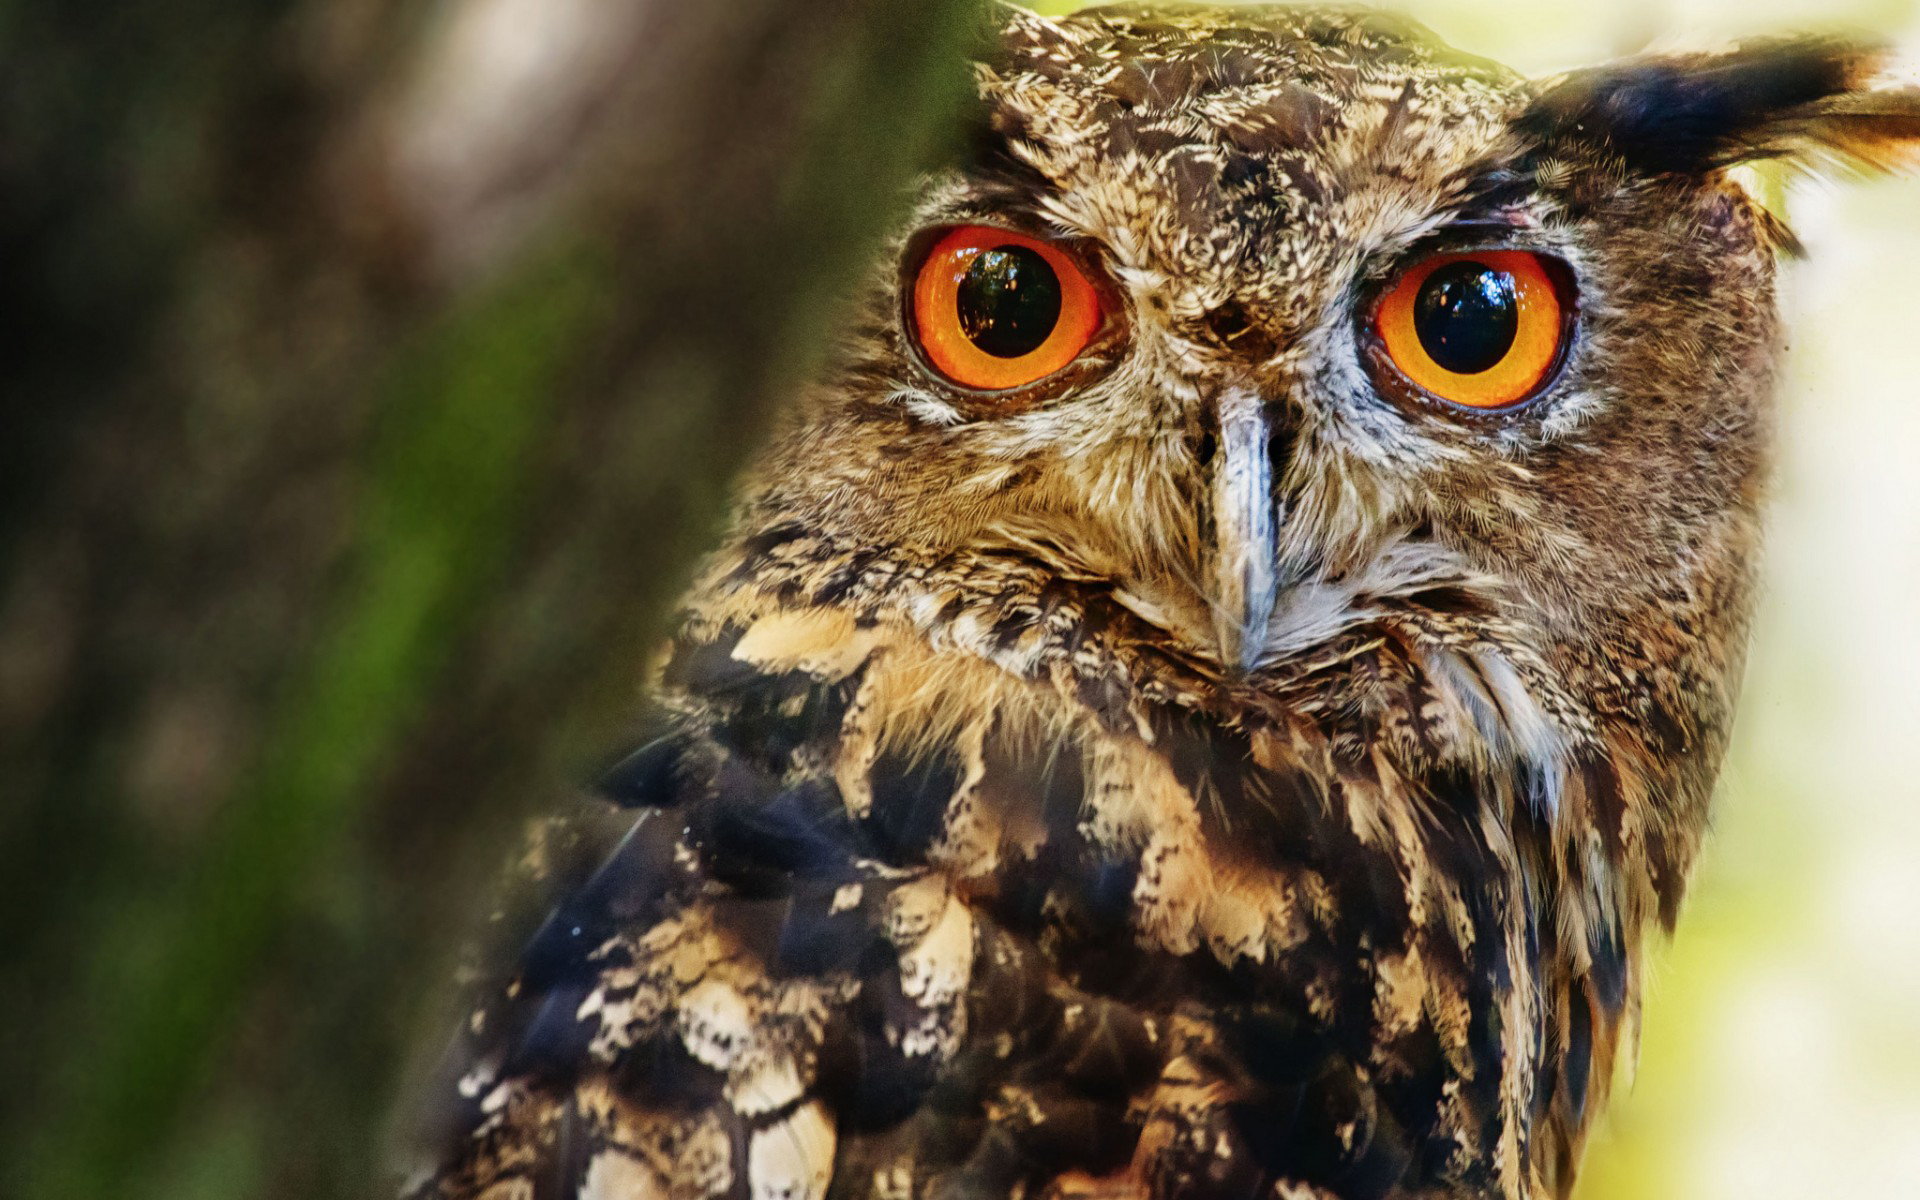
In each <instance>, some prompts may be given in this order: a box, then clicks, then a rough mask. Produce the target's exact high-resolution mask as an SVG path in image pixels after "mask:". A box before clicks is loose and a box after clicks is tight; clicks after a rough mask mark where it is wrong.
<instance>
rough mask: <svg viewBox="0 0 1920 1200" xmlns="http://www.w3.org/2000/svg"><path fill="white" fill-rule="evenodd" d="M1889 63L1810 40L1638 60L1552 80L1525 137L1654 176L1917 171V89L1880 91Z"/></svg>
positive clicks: (1528, 119) (1848, 46) (1875, 53)
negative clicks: (1798, 168)
mask: <svg viewBox="0 0 1920 1200" xmlns="http://www.w3.org/2000/svg"><path fill="white" fill-rule="evenodd" d="M1884 57H1885V56H1884V53H1883V52H1882V51H1881V50H1880V49H1879V48H1877V47H1873V46H1863V45H1861V44H1860V43H1858V42H1852V41H1847V40H1843V39H1838V38H1825V37H1802V38H1779V39H1769V40H1766V41H1759V42H1749V43H1745V44H1742V45H1740V46H1738V47H1736V48H1735V49H1732V50H1729V51H1726V52H1723V53H1717V54H1687V55H1661V56H1653V57H1647V58H1639V59H1629V60H1627V61H1625V62H1622V63H1617V64H1613V65H1609V66H1605V67H1596V68H1593V69H1590V70H1585V71H1576V72H1574V73H1572V74H1570V75H1566V76H1562V77H1561V78H1559V79H1557V80H1554V81H1552V82H1550V83H1549V84H1548V85H1547V86H1546V88H1545V90H1543V91H1542V92H1541V93H1540V95H1539V97H1538V98H1537V99H1535V100H1534V102H1533V103H1532V105H1531V106H1529V107H1528V109H1527V110H1526V112H1524V113H1523V114H1522V115H1521V116H1520V118H1519V119H1518V121H1517V122H1516V127H1517V128H1518V130H1519V131H1520V132H1521V133H1522V134H1523V135H1525V136H1527V137H1529V138H1530V139H1532V140H1535V141H1537V142H1539V143H1540V144H1541V145H1543V146H1545V147H1548V148H1551V147H1553V146H1557V145H1563V144H1565V143H1569V142H1585V143H1588V144H1591V145H1593V146H1595V147H1596V148H1598V149H1601V150H1603V151H1605V152H1607V153H1610V154H1613V155H1616V156H1618V157H1619V158H1621V159H1623V160H1625V161H1626V163H1627V165H1628V166H1629V167H1631V168H1633V169H1635V170H1638V171H1644V172H1648V173H1655V174H1659V173H1678V174H1688V175H1701V174H1706V173H1708V172H1711V171H1715V170H1718V169H1720V168H1722V167H1728V166H1732V165H1734V164H1736V163H1742V162H1751V161H1754V160H1756V159H1778V158H1786V159H1790V160H1794V161H1796V162H1797V163H1798V164H1800V165H1802V166H1805V167H1807V168H1809V169H1816V168H1820V167H1831V166H1841V167H1854V168H1861V167H1866V168H1879V169H1885V170H1891V169H1894V168H1897V167H1901V166H1913V165H1920V88H1911V87H1908V88H1901V87H1878V86H1876V84H1875V76H1876V75H1877V74H1878V73H1879V72H1880V70H1881V68H1882V67H1883V65H1884Z"/></svg>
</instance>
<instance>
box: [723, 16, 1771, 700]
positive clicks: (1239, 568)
mask: <svg viewBox="0 0 1920 1200" xmlns="http://www.w3.org/2000/svg"><path fill="white" fill-rule="evenodd" d="M978 78H979V89H980V95H981V98H982V105H981V110H980V113H979V117H978V122H977V136H976V138H975V146H976V149H975V152H974V153H973V155H972V156H971V158H970V159H969V160H968V161H967V162H965V163H963V164H962V165H960V166H957V167H955V168H953V169H951V170H949V171H946V172H945V173H943V174H941V175H939V176H937V177H935V178H933V179H931V180H929V181H928V183H927V184H926V186H925V189H924V191H923V194H922V195H921V197H920V199H919V202H918V205H917V208H916V210H915V212H914V215H913V217H912V219H911V221H910V222H909V223H908V227H907V228H906V229H905V230H904V231H903V232H902V234H901V235H900V236H899V237H898V238H897V239H896V240H895V241H894V243H893V244H892V245H891V246H890V247H889V250H888V252H887V254H886V255H885V256H884V258H883V261H882V262H881V263H880V265H879V267H878V268H877V270H876V271H875V273H874V275H873V277H872V281H871V284H870V287H869V288H868V292H867V299H866V302H865V307H864V312H863V320H862V321H861V322H860V324H859V327H858V330H857V332H856V334H855V335H854V336H853V337H852V338H850V340H849V342H848V343H847V345H845V346H844V347H843V348H842V351H841V353H840V355H839V357H838V360H837V366H836V367H835V369H834V370H833V371H832V372H831V373H830V375H829V377H828V378H827V379H826V380H825V381H824V382H823V383H822V384H821V385H819V386H818V387H817V388H815V389H814V390H813V392H812V393H811V394H810V395H809V396H808V397H807V399H806V402H805V403H804V404H802V405H801V406H799V408H798V409H797V411H796V413H795V414H794V417H793V421H794V425H793V428H792V429H791V430H790V431H789V433H788V435H787V436H785V437H782V438H780V439H777V446H778V449H777V450H776V451H775V452H774V453H773V454H772V456H771V458H770V460H769V461H768V462H766V464H765V465H764V467H763V469H762V471H761V473H760V476H759V478H760V479H761V480H762V483H761V485H760V490H759V492H758V501H757V504H758V507H759V508H761V509H762V510H764V511H768V512H775V511H777V512H782V513H793V512H802V513H804V514H805V515H806V518H807V520H809V521H810V522H813V523H815V524H817V525H818V526H820V527H824V528H829V529H833V530H836V531H838V532H839V533H841V534H842V535H844V536H846V537H849V538H852V539H856V540H859V541H862V542H865V543H868V544H874V545H881V546H907V547H913V548H916V549H919V550H922V551H925V552H927V553H934V554H978V555H1014V556H1022V557H1024V558H1025V559H1027V560H1031V561H1038V562H1040V563H1042V564H1044V565H1045V566H1046V567H1047V568H1049V569H1050V570H1052V571H1053V572H1055V573H1057V574H1058V575H1059V576H1060V577H1061V578H1063V579H1067V580H1072V581H1078V582H1083V583H1086V584H1087V585H1089V586H1094V587H1099V588H1104V589H1109V590H1110V591H1111V594H1112V595H1113V596H1115V597H1116V598H1118V599H1119V600H1120V601H1121V603H1123V604H1124V605H1126V606H1127V607H1128V608H1130V609H1131V610H1133V611H1134V612H1135V613H1136V614H1138V615H1139V616H1140V617H1141V618H1142V619H1143V620H1145V621H1146V622H1148V623H1149V624H1150V625H1151V626H1153V627H1155V628H1157V629H1159V630H1161V631H1164V632H1165V633H1166V634H1167V635H1168V637H1169V638H1170V640H1171V642H1172V644H1173V645H1175V646H1177V647H1178V649H1179V651H1180V652H1181V653H1183V654H1185V655H1187V656H1189V657H1190V658H1191V659H1192V660H1193V661H1194V662H1195V663H1198V664H1201V665H1202V666H1203V667H1204V668H1205V669H1209V670H1212V671H1215V672H1218V673H1219V674H1220V675H1221V676H1222V677H1223V678H1224V677H1235V678H1244V677H1249V676H1252V677H1257V676H1258V675H1259V674H1260V672H1262V671H1263V670H1266V669H1269V668H1270V667H1272V666H1274V665H1275V664H1278V663H1282V662H1284V661H1285V660H1286V659H1287V658H1289V657H1290V656H1293V655H1296V654H1298V653H1300V652H1302V651H1304V650H1306V649H1308V648H1310V647H1312V646H1313V645H1315V644H1318V643H1321V642H1323V641H1325V640H1327V639H1328V638H1330V637H1332V636H1334V635H1336V634H1337V633H1339V632H1340V631H1341V630H1342V629H1344V628H1346V627H1348V626H1350V625H1353V624H1355V623H1358V622H1361V621H1365V620H1367V619H1369V618H1370V617H1371V616H1372V615H1374V614H1375V613H1376V612H1377V611H1378V608H1379V606H1380V605H1382V604H1390V603H1393V602H1395V601H1396V600H1397V599H1399V598H1403V597H1406V596H1409V595H1413V594H1416V593H1421V594H1428V593H1436V592H1440V591H1447V590H1453V591H1457V592H1460V593H1463V594H1470V595H1472V596H1473V597H1474V598H1475V603H1476V604H1478V605H1481V606H1484V608H1485V609H1486V610H1487V611H1492V612H1496V613H1497V614H1498V619H1499V620H1500V621H1501V622H1503V623H1504V624H1506V625H1507V626H1509V627H1511V628H1512V629H1513V630H1515V631H1517V633H1518V635H1519V636H1521V637H1522V638H1523V639H1524V640H1526V641H1528V642H1530V643H1531V644H1533V645H1534V646H1536V647H1537V648H1538V649H1539V651H1540V653H1541V654H1542V655H1543V656H1544V657H1545V658H1547V659H1548V660H1550V661H1552V662H1554V663H1555V665H1556V667H1557V668H1558V669H1559V670H1561V671H1562V672H1563V673H1571V674H1572V675H1574V676H1576V677H1578V676H1580V675H1582V674H1583V673H1584V674H1586V675H1588V676H1591V677H1592V680H1593V681H1594V684H1595V686H1596V687H1600V686H1605V687H1609V688H1614V689H1615V690H1616V691H1619V692H1621V695H1622V699H1621V703H1622V704H1626V703H1629V700H1628V699H1627V698H1626V693H1627V692H1631V691H1632V690H1633V689H1635V688H1637V687H1639V686H1641V684H1642V682H1644V681H1638V680H1634V679H1625V678H1624V677H1625V676H1630V675H1632V674H1633V673H1634V672H1636V671H1639V670H1641V667H1640V665H1639V664H1652V663H1656V662H1657V663H1661V664H1666V665H1663V666H1662V667H1661V668H1660V670H1662V671H1667V670H1671V669H1672V664H1674V663H1676V662H1680V663H1683V664H1685V667H1684V670H1685V672H1686V675H1687V678H1686V679H1684V680H1679V681H1670V682H1672V683H1673V686H1674V687H1675V688H1677V689H1678V690H1680V691H1685V692H1687V693H1689V695H1690V697H1691V698H1690V700H1689V705H1690V708H1691V711H1693V712H1694V713H1696V714H1697V715H1698V717H1699V723H1700V724H1701V725H1702V726H1712V725H1715V724H1717V723H1718V720H1719V716H1720V714H1721V712H1722V710H1723V709H1724V706H1725V693H1726V690H1727V687H1728V680H1729V679H1730V677H1731V675H1732V673H1733V672H1734V670H1735V669H1736V668H1737V659H1738V649H1737V647H1738V643H1739V640H1740V636H1741V628H1742V625H1743V622H1744V613H1745V608H1746V593H1747V588H1748V568H1747V562H1748V559H1749V558H1750V556H1751V554H1752V551H1753V548H1754V544H1755V533H1754V527H1755V520H1754V514H1755V509H1756V506H1757V504H1758V502H1759V499H1760V494H1761V490H1762V479H1763V475H1764V464H1765V461H1766V442H1767V436H1768V432H1767V431H1768V420H1767V416H1766V398H1767V394H1768V390H1769V386H1768V385H1769V378H1770V372H1771V359H1772V351H1773V342H1774V329H1775V325H1774V315H1773V302H1772V270H1773V256H1774V252H1775V249H1774V247H1775V242H1776V240H1777V239H1778V237H1779V236H1780V234H1779V231H1778V230H1777V229H1776V227H1775V226H1774V225H1773V223H1772V222H1771V221H1770V219H1769V218H1768V217H1767V216H1766V215H1765V214H1764V213H1763V212H1762V211H1761V210H1760V209H1759V208H1758V206H1757V205H1755V204H1754V203H1753V202H1752V201H1751V200H1750V199H1749V198H1748V196H1747V195H1746V194H1745V193H1744V192H1743V191H1741V190H1740V189H1739V188H1738V187H1736V186H1735V185H1734V184H1732V183H1730V182H1729V181H1728V180H1727V179H1726V178H1725V176H1724V174H1723V173H1722V172H1720V171H1719V170H1718V167H1719V166H1720V165H1723V163H1724V162H1726V161H1731V160H1732V158H1734V157H1737V155H1734V154H1726V155H1724V156H1722V157H1715V154H1716V153H1717V151H1716V150H1715V149H1714V147H1713V146H1711V145H1707V144H1703V145H1702V146H1701V147H1699V148H1698V149H1697V152H1696V155H1695V157H1694V158H1693V159H1691V160H1689V161H1688V162H1685V163H1682V164H1680V165H1678V166H1676V165H1675V164H1673V163H1669V162H1666V161H1663V160H1662V159H1661V158H1660V155H1661V154H1662V153H1665V151H1666V149H1667V148H1666V147H1664V146H1663V145H1659V144H1650V145H1642V144H1641V143H1640V142H1636V141H1633V140H1631V138H1630V137H1629V136H1628V135H1629V134H1634V135H1635V136H1638V134H1636V131H1635V130H1633V129H1629V128H1627V121H1628V119H1629V118H1631V117H1632V116H1633V113H1632V112H1631V111H1627V112H1624V113H1619V112H1614V113H1612V114H1611V116H1610V117H1608V112H1611V110H1606V111H1600V110H1604V106H1605V104H1606V103H1607V102H1609V101H1610V98H1617V95H1616V93H1617V86H1616V85H1617V82H1618V81H1617V79H1616V78H1615V76H1613V75H1608V74H1606V73H1594V74H1592V75H1589V76H1576V77H1573V78H1571V79H1569V80H1562V81H1559V82H1557V83H1556V84H1554V85H1552V86H1546V85H1537V84H1533V83H1529V82H1528V81H1526V80H1523V79H1521V78H1519V77H1517V76H1515V75H1513V74H1512V73H1510V72H1508V71H1506V70H1504V69H1502V68H1500V67H1498V66H1495V65H1493V64H1489V63H1486V62H1483V61H1479V60H1474V59H1471V58H1467V57H1465V56H1462V55H1459V54H1457V53H1455V52H1452V51H1450V50H1447V49H1445V48H1444V47H1441V46H1439V45H1438V44H1437V43H1435V42H1433V41H1432V40H1431V39H1430V38H1429V37H1428V36H1427V35H1425V34H1424V33H1423V32H1422V31H1420V30H1418V29H1416V28H1414V27H1412V26H1410V25H1408V24H1406V23H1404V22H1402V21H1400V20H1398V19H1395V18H1389V17H1387V16H1384V15H1382V14H1376V13H1364V12H1336V11H1317V10H1298V9H1261V8H1233V9H1214V8H1197V9H1166V8H1158V7H1156V8H1152V9H1145V8H1135V7H1121V8H1115V9H1096V10H1091V11H1089V12H1086V13H1082V14H1081V15H1079V16H1078V17H1075V18H1072V19H1068V20H1063V21H1046V20H1042V19H1040V18H1037V17H1033V16H1030V15H1026V14H1023V13H1017V12H1011V11H1009V12H1008V13H1007V14H1006V23H1005V29H1004V30H1003V32H1002V35H1001V38H1000V41H999V44H998V48H997V50H996V51H995V53H994V54H993V55H992V56H991V57H990V58H989V59H988V61H987V62H985V63H984V64H982V65H981V66H980V67H979V68H978ZM1609 88H1613V89H1614V90H1608V89H1609ZM1596 97H1598V99H1596ZM1596 105H1599V106H1600V109H1599V110H1597V109H1596V107H1595V106H1596ZM1596 112H1599V115H1596ZM1602 117H1607V118H1608V119H1609V120H1612V121H1613V122H1614V123H1613V124H1612V125H1608V124H1607V123H1606V121H1605V120H1603V119H1602ZM1731 136H1745V131H1741V132H1740V133H1738V134H1736V135H1731ZM1643 140H1647V141H1650V142H1653V143H1657V142H1658V138H1657V137H1655V136H1654V135H1653V134H1648V135H1646V137H1645V138H1643ZM1676 651H1680V653H1676ZM1647 669H1648V670H1651V669H1652V668H1651V667H1650V666H1649V667H1648V668H1647ZM1623 679H1624V682H1623ZM1688 723H1689V724H1691V723H1692V718H1689V721H1688Z"/></svg>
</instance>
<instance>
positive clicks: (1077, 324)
mask: <svg viewBox="0 0 1920 1200" xmlns="http://www.w3.org/2000/svg"><path fill="white" fill-rule="evenodd" d="M913 328H914V333H915V336H916V337H917V338H918V339H919V342H920V349H921V351H922V352H923V353H924V354H925V355H926V356H927V360H928V361H929V362H931V363H932V364H933V365H934V367H935V368H937V369H938V370H939V371H940V373H941V374H942V375H945V376H946V377H947V378H949V379H951V380H953V381H954V382H955V383H957V384H959V385H960V386H962V387H968V388H975V389H978V390H980V391H991V392H998V391H1006V390H1008V389H1010V388H1019V387H1025V386H1027V385H1028V384H1030V383H1034V382H1036V381H1038V380H1041V379H1045V378H1046V377H1047V376H1049V375H1051V374H1053V373H1054V372H1055V371H1058V370H1060V369H1061V368H1062V367H1064V366H1066V365H1067V364H1068V363H1070V362H1072V361H1073V360H1074V359H1076V358H1078V357H1079V356H1080V352H1081V351H1082V350H1084V349H1086V348H1087V343H1088V342H1091V341H1092V340H1093V335H1094V334H1096V333H1098V332H1099V330H1100V298H1099V295H1098V294H1097V293H1096V292H1095V291H1094V288H1093V284H1091V283H1089V282H1088V281H1087V277H1086V276H1085V275H1084V274H1082V273H1081V271H1080V268H1078V267H1076V266H1074V265H1073V260H1072V259H1070V258H1068V257H1067V256H1066V255H1065V254H1062V253H1061V252H1060V251H1059V250H1058V249H1056V248H1055V247H1053V246H1051V245H1049V244H1047V243H1046V242H1043V241H1040V240H1038V239H1037V238H1030V237H1024V236H1022V235H1020V234H1017V233H1009V232H1008V231H1007V230H1004V229H992V228H989V227H987V226H985V225H965V226H962V227H960V228H959V229H955V230H953V231H952V232H951V233H948V234H946V235H945V236H943V237H942V238H941V239H940V240H939V241H938V242H937V243H935V244H934V247H933V249H932V251H930V252H929V253H928V254H927V258H926V261H925V262H924V263H922V264H921V266H920V273H919V275H918V276H917V277H916V278H915V280H914V284H913Z"/></svg>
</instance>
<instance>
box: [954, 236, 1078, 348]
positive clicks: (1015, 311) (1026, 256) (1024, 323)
mask: <svg viewBox="0 0 1920 1200" xmlns="http://www.w3.org/2000/svg"><path fill="white" fill-rule="evenodd" d="M958 303H959V308H960V328H961V330H962V331H963V332H964V333H965V334H966V335H967V339H968V340H969V341H971V342H972V343H973V344H974V345H976V346H978V347H980V349H982V350H984V351H986V352H987V353H988V354H991V355H993V356H994V357H995V358H1020V357H1022V356H1024V355H1028V354H1031V353H1033V352H1034V351H1035V350H1038V349H1039V348H1040V347H1041V346H1043V345H1045V344H1046V341H1047V339H1048V338H1049V337H1051V336H1052V335H1053V330H1054V326H1056V325H1058V324H1059V323H1060V277H1059V276H1058V275H1055V274H1054V272H1053V268H1052V267H1050V266H1048V265H1047V260H1046V259H1044V258H1042V257H1041V256H1040V255H1039V254H1037V253H1035V252H1034V251H1032V250H1028V249H1027V248H1025V247H1024V246H1003V247H1001V248H1000V249H998V250H988V251H985V252H983V253H981V254H979V255H977V256H975V258H974V260H973V263H972V265H971V266H969V267H968V268H967V274H966V277H965V278H963V279H962V280H961V281H960V290H959V296H958Z"/></svg>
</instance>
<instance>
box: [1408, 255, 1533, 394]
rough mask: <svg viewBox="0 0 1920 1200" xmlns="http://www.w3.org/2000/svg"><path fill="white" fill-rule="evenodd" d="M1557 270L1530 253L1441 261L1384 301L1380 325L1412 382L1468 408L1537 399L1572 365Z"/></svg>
mask: <svg viewBox="0 0 1920 1200" xmlns="http://www.w3.org/2000/svg"><path fill="white" fill-rule="evenodd" d="M1560 269H1561V268H1560V267H1559V264H1558V263H1557V262H1555V261H1554V260H1550V259H1545V258H1543V257H1542V256H1540V255H1538V254H1529V253H1527V252H1526V251H1522V250H1487V251H1479V252H1475V253H1470V254H1437V255H1434V256H1433V257H1431V258H1427V259H1424V260H1422V261H1420V262H1419V263H1416V264H1415V265H1414V266H1413V267H1411V268H1410V269H1408V270H1407V271H1406V272H1405V273H1403V274H1402V275H1401V276H1400V277H1399V278H1398V279H1397V280H1395V281H1394V283H1393V285H1392V287H1391V288H1389V289H1388V291H1387V293H1386V294H1385V295H1384V296H1382V297H1381V299H1380V305H1379V308H1378V309H1377V310H1376V315H1375V324H1376V332H1377V333H1378V335H1379V339H1380V343H1381V345H1382V347H1384V349H1385V350H1386V355H1387V357H1388V358H1389V359H1391V360H1392V364H1393V366H1394V367H1395V368H1396V369H1397V370H1398V371H1399V372H1400V374H1401V375H1402V376H1404V377H1405V378H1406V379H1407V380H1408V381H1410V382H1411V383H1413V384H1414V385H1416V386H1417V387H1419V388H1420V389H1421V390H1423V391H1425V392H1427V393H1429V394H1431V395H1433V396H1437V397H1439V398H1440V399H1442V400H1445V401H1449V402H1451V403H1453V404H1458V405H1462V406H1464V407H1466V408H1475V409H1499V408H1510V407H1513V406H1514V405H1517V404H1519V403H1521V402H1522V401H1524V400H1528V399H1531V398H1532V397H1533V396H1534V395H1535V394H1536V393H1538V392H1539V391H1540V389H1541V388H1542V387H1543V386H1544V385H1545V384H1546V383H1547V381H1548V378H1549V376H1551V375H1552V374H1553V371H1554V368H1556V367H1557V366H1559V364H1560V361H1561V359H1562V358H1563V357H1564V356H1565V349H1566V341H1567V335H1568V332H1569V330H1570V322H1569V321H1568V315H1569V310H1568V306H1567V305H1566V304H1564V303H1563V302H1562V300H1561V294H1562V290H1561V288H1560V287H1559V286H1558V285H1557V284H1556V282H1555V278H1554V276H1555V274H1556V272H1557V271H1558V270H1560Z"/></svg>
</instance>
